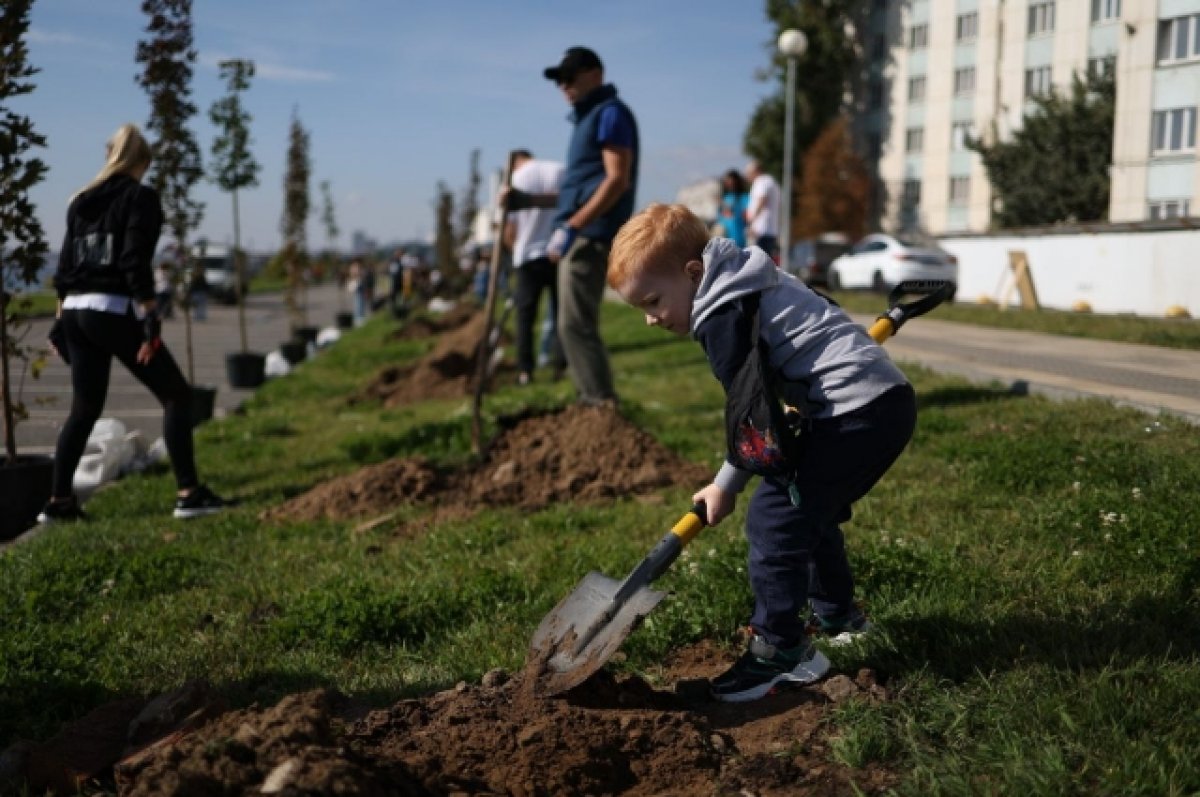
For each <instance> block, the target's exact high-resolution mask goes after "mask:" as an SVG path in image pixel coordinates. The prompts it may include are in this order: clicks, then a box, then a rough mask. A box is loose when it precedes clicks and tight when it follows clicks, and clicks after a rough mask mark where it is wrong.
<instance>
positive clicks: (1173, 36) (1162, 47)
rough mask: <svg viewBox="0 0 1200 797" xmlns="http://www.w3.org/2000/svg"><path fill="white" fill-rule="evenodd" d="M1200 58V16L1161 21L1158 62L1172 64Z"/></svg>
mask: <svg viewBox="0 0 1200 797" xmlns="http://www.w3.org/2000/svg"><path fill="white" fill-rule="evenodd" d="M1198 56H1200V14H1191V15H1189V16H1186V17H1175V18H1174V19H1164V20H1160V21H1159V23H1158V62H1159V63H1160V64H1171V63H1175V62H1177V61H1190V60H1191V59H1193V58H1196V57H1198Z"/></svg>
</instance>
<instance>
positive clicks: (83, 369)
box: [38, 124, 225, 523]
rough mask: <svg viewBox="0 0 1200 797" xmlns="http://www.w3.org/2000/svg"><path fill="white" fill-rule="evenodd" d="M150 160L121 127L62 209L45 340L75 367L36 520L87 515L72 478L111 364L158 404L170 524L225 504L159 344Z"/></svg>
mask: <svg viewBox="0 0 1200 797" xmlns="http://www.w3.org/2000/svg"><path fill="white" fill-rule="evenodd" d="M151 158H152V155H151V152H150V145H149V144H147V143H146V139H145V138H143V136H142V134H141V132H140V131H139V130H138V129H137V127H135V126H134V125H131V124H127V125H123V126H122V127H121V128H119V129H118V130H117V132H116V133H115V134H114V135H113V137H112V138H111V139H109V141H108V152H107V158H106V162H105V164H104V168H103V169H101V170H100V173H99V174H97V175H96V176H95V178H93V179H92V181H91V182H90V183H88V184H87V185H85V186H84V187H83V188H81V189H80V190H79V191H78V192H76V194H75V195H74V196H73V197H72V198H71V204H70V207H69V208H68V209H67V233H66V237H65V239H64V240H63V246H62V251H61V253H60V254H59V259H58V270H57V272H56V273H55V275H54V285H55V289H56V290H57V292H58V319H57V320H56V321H55V323H54V326H53V328H52V329H51V331H50V342H51V344H52V345H53V346H54V348H55V350H56V351H57V352H58V354H59V356H60V357H62V359H63V360H64V361H65V362H67V363H69V364H70V366H71V387H72V399H71V412H70V415H69V416H68V417H67V421H66V423H65V424H64V425H63V428H62V431H61V432H60V433H59V436H58V445H57V447H56V449H55V454H54V486H53V492H52V493H51V498H50V501H49V503H47V504H46V507H45V508H44V509H43V510H42V513H41V514H40V515H39V516H38V520H39V521H41V522H42V523H53V522H56V521H67V520H80V519H82V518H83V517H84V514H83V512H82V511H81V510H80V508H79V501H78V499H77V498H76V496H75V493H74V490H73V488H72V479H73V477H74V474H75V468H76V467H78V465H79V460H80V458H81V457H82V456H83V451H84V448H85V447H86V445H87V439H88V436H89V435H90V434H91V432H92V427H93V426H94V425H95V423H96V420H97V419H98V418H99V417H100V413H101V412H102V411H103V409H104V401H105V399H106V397H107V394H108V380H109V374H110V372H111V369H112V360H113V357H116V358H117V359H118V360H120V361H121V363H122V364H123V365H124V366H125V367H126V368H128V369H129V371H130V372H131V373H132V374H133V375H134V376H135V377H137V379H138V380H139V381H140V382H141V383H142V384H144V385H145V386H146V387H148V388H149V389H150V391H151V392H152V393H154V396H155V398H157V399H158V400H159V402H160V403H161V404H162V405H163V438H164V440H165V441H166V444H167V451H168V453H170V455H171V465H172V468H173V469H174V471H175V481H176V484H177V485H178V488H179V490H178V493H177V495H176V500H175V517H177V518H183V519H187V518H194V517H199V516H201V515H208V514H212V513H214V512H219V511H220V510H221V509H223V508H224V506H225V502H224V501H222V500H221V499H220V498H219V497H218V496H216V495H215V494H213V493H212V491H210V490H209V489H208V488H207V487H205V486H204V485H202V484H201V483H200V480H199V479H198V478H197V476H196V464H195V461H194V456H193V450H192V418H191V390H192V389H191V386H190V385H188V383H187V380H186V379H184V377H183V374H182V373H181V372H180V370H179V366H178V365H176V363H175V360H174V358H173V357H171V353H170V352H169V351H167V350H166V348H164V347H163V345H162V336H161V334H160V333H161V326H162V325H161V322H160V321H159V317H158V312H157V310H156V308H155V304H156V302H155V295H154V272H153V269H152V262H153V259H154V250H155V247H156V246H157V244H158V236H159V232H160V231H161V229H162V222H163V212H162V204H161V203H160V201H159V198H158V194H157V193H156V192H155V191H154V189H152V188H150V187H148V186H144V185H142V183H141V180H142V177H143V176H144V175H145V174H146V170H147V169H148V168H149V166H150V161H151Z"/></svg>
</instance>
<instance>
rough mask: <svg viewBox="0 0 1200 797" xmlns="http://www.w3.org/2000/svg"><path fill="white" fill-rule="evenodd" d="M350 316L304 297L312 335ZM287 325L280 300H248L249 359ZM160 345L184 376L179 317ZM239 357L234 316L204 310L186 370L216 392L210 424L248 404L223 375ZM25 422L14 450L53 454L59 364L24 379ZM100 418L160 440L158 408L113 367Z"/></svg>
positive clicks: (64, 398) (328, 297) (41, 331)
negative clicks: (230, 357)
mask: <svg viewBox="0 0 1200 797" xmlns="http://www.w3.org/2000/svg"><path fill="white" fill-rule="evenodd" d="M342 309H346V310H348V309H349V302H348V301H347V302H346V307H345V308H342V307H340V306H339V304H338V291H337V288H336V287H335V286H333V285H318V286H315V287H312V288H310V289H309V290H308V323H309V324H310V325H312V326H317V327H322V328H324V327H329V326H333V325H334V321H335V314H336V313H337V312H339V311H340V310H342ZM50 324H51V319H39V320H36V321H34V322H33V328H32V329H31V330H30V334H29V337H28V338H27V340H28V341H30V342H35V341H37V342H40V341H44V340H45V339H46V334H47V331H48V330H49V329H50ZM290 333H291V319H290V317H289V316H288V313H287V307H286V306H285V304H284V299H283V294H281V293H265V294H252V295H250V296H248V297H247V299H246V337H247V339H248V343H249V348H250V350H251V351H257V352H259V353H262V354H266V353H267V352H269V351H273V350H275V349H277V348H279V344H281V343H283V342H284V341H286V340H287V339H288V338H290V337H291V334H290ZM163 342H164V343H165V344H166V346H167V348H168V349H169V350H170V352H171V354H172V355H173V356H174V357H175V359H176V361H177V362H178V363H179V367H180V368H182V369H184V374H185V375H186V373H187V357H186V355H185V353H184V351H185V350H184V324H183V318H182V316H181V315H180V313H179V311H178V310H176V312H175V316H174V318H171V319H169V320H166V321H164V322H163ZM240 350H241V337H240V335H239V333H238V320H237V308H236V307H234V306H230V305H222V304H218V303H215V302H213V301H212V300H211V299H210V300H209V303H208V318H207V320H205V321H193V322H192V363H193V368H194V374H195V379H194V380H193V381H194V383H195V384H199V385H209V386H215V387H216V388H217V398H216V406H215V408H214V413H213V414H214V416H215V417H222V416H224V415H225V414H226V413H228V412H230V411H232V410H233V409H235V408H236V407H237V406H238V405H239V404H241V403H242V402H243V401H245V400H246V398H247V397H248V396H250V395H251V394H252V393H253V391H251V390H245V389H239V390H235V389H234V388H232V387H230V386H229V382H228V379H227V377H226V375H225V355H226V354H229V353H231V352H236V351H240ZM22 395H23V400H24V402H25V405H26V406H27V407H28V408H29V415H30V417H29V418H28V419H27V420H25V421H22V422H21V423H20V424H18V425H17V446H18V449H19V450H20V451H21V453H23V454H53V453H54V443H55V441H56V440H57V439H58V432H59V430H60V429H61V428H62V425H63V422H64V421H65V420H66V417H67V412H68V410H70V408H71V371H70V368H69V367H68V366H67V365H65V364H64V363H63V362H62V361H61V360H59V359H58V358H57V357H53V356H51V358H50V363H49V365H48V366H47V367H46V369H45V370H44V371H43V372H42V374H41V376H40V377H39V378H38V379H26V380H25V384H24V389H23V392H22ZM101 417H104V418H116V419H117V420H120V421H121V422H122V423H124V424H125V426H126V428H127V429H129V430H130V431H132V430H135V429H136V430H138V431H140V432H141V433H142V436H143V438H144V439H145V440H146V443H147V444H149V443H152V442H154V441H155V440H156V439H158V438H159V437H161V436H162V407H161V405H159V403H158V402H157V401H156V400H155V398H154V396H153V395H152V394H151V393H150V391H149V390H147V389H146V388H145V387H143V386H142V384H141V383H140V382H138V381H137V380H136V379H134V378H133V377H132V376H131V375H130V374H129V371H127V370H126V369H125V367H124V366H122V365H121V364H120V363H117V362H115V361H114V363H113V368H112V377H111V381H110V383H109V388H108V402H107V404H106V405H105V407H104V413H103V414H102V416H101Z"/></svg>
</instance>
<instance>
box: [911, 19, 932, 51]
mask: <svg viewBox="0 0 1200 797" xmlns="http://www.w3.org/2000/svg"><path fill="white" fill-rule="evenodd" d="M928 46H929V25H928V24H922V25H913V26H912V27H911V28H909V29H908V49H910V50H920V49H923V48H925V47H928Z"/></svg>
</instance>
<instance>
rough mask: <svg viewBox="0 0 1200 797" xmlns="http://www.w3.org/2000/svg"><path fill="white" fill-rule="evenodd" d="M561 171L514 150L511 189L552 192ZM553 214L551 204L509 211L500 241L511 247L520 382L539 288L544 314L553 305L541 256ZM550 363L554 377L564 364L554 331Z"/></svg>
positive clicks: (528, 365)
mask: <svg viewBox="0 0 1200 797" xmlns="http://www.w3.org/2000/svg"><path fill="white" fill-rule="evenodd" d="M564 169H565V167H564V166H563V164H561V163H559V162H557V161H550V160H541V159H538V158H534V157H533V155H532V154H531V153H529V152H528V151H526V150H518V151H517V153H516V156H515V158H514V160H513V173H512V188H513V190H514V192H521V193H524V194H534V195H541V196H545V195H557V194H558V190H559V187H560V186H561V185H562V178H563V172H564ZM554 214H555V210H554V208H552V207H525V208H522V209H520V210H515V211H513V212H511V213H509V214H508V221H507V222H506V223H505V227H504V243H505V245H506V246H508V247H509V248H511V249H512V262H513V267H514V268H515V269H516V272H517V291H516V296H515V303H516V311H517V370H518V372H519V375H518V377H517V381H518V382H519V383H520V384H522V385H526V384H529V382H530V380H531V379H532V378H533V369H534V352H533V326H534V321H535V320H536V319H537V310H538V302H539V301H540V300H541V296H542V291H543V290H545V291H546V292H547V293H548V294H549V297H550V303H549V306H548V309H547V313H548V315H549V316H550V317H551V318H553V316H554V312H555V311H554V308H556V307H557V305H558V288H557V285H558V279H557V275H558V266H557V264H555V263H554V262H552V261H551V260H550V258H549V256H548V255H547V246H548V245H549V243H550V236H551V235H553V233H554ZM550 362H551V367H552V369H553V371H554V373H555V375H556V376H559V375H561V374H562V372H563V370H565V368H566V361H565V359H564V358H563V354H562V348H561V347H560V346H559V345H558V339H557V335H555V336H554V337H553V340H552V342H551V349H550Z"/></svg>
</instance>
